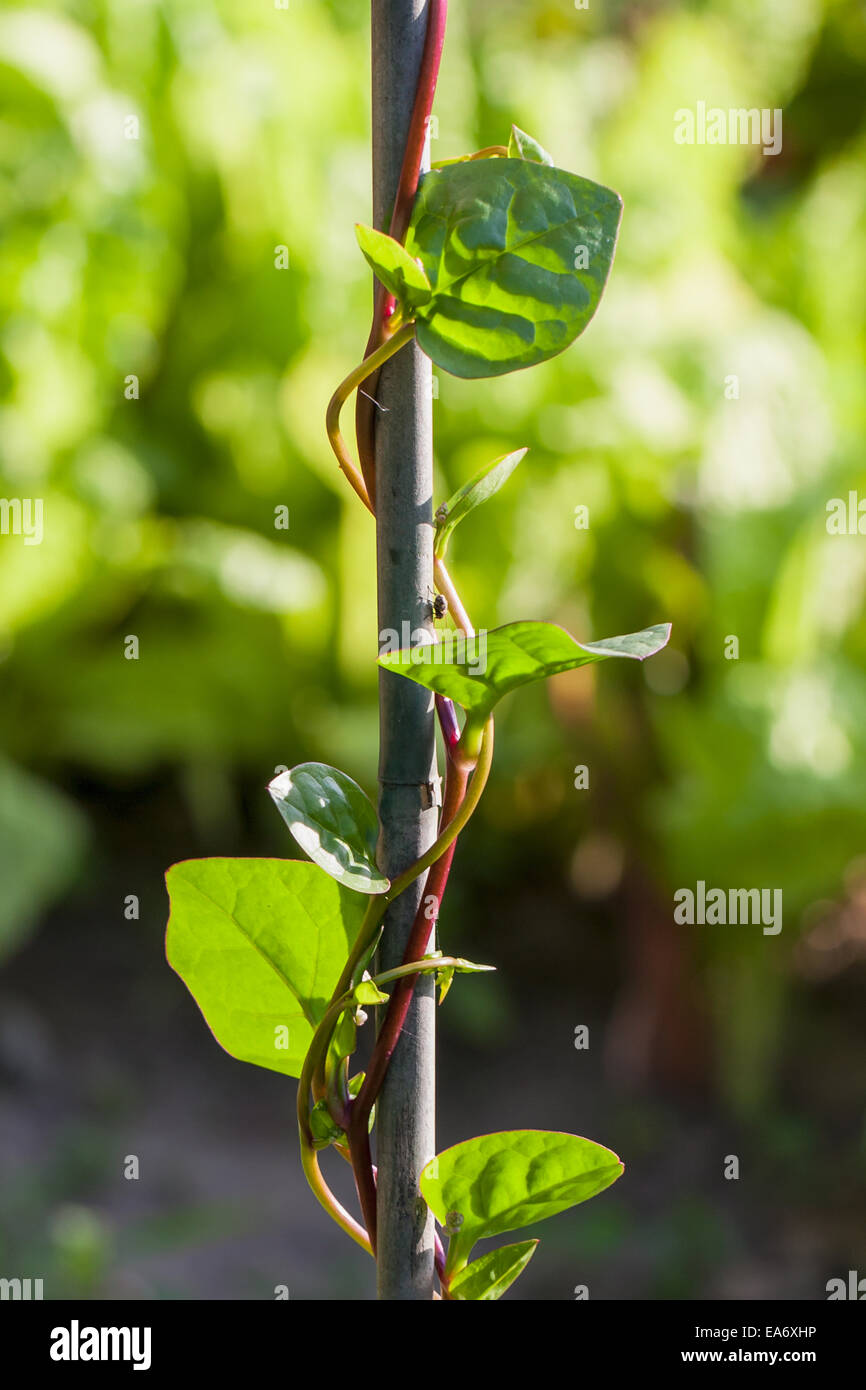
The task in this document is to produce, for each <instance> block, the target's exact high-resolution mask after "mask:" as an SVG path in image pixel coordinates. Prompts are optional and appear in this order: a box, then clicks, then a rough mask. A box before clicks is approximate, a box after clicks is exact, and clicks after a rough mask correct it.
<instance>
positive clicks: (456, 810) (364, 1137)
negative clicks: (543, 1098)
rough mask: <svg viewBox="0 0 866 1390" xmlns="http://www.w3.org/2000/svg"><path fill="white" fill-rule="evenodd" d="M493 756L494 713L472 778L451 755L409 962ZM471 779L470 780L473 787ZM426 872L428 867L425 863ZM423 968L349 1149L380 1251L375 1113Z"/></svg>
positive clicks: (398, 991) (389, 1033) (361, 1106)
mask: <svg viewBox="0 0 866 1390" xmlns="http://www.w3.org/2000/svg"><path fill="white" fill-rule="evenodd" d="M492 760H493V720H492V718H491V719H490V720H488V725H487V728H486V730H485V738H484V741H483V743H482V747H481V753H480V755H479V758H478V762H477V764H476V767H475V771H474V772H473V773H472V780H471V782H469V775H470V774H469V769H468V768H466V767H465V766H463V765H462V764H458V763H457V762H456V761H454V760H453V759H452V758H451V756H450V754H449V759H448V767H447V775H446V780H445V795H444V797H443V806H442V820H441V824H442V829H441V830H440V832H439V836H438V838H437V839H436V841H435V843H434V845H433V846H432V850H436V849H437V847H438V853H436V854H435V857H434V858H432V859H431V860H430V865H431V867H430V873H429V875H428V878H427V882H426V884H425V886H424V894H423V896H422V899H421V902H420V903H419V905H418V910H417V912H416V914H415V920H414V922H413V924H412V930H411V932H410V934H409V939H408V941H407V943H406V951H405V954H404V962H406V963H409V962H413V961H417V960H419V959H420V957H422V956H423V955H424V954H425V952H426V950H427V946H428V943H429V940H430V936H431V934H432V932H433V929H434V927H435V925H436V918H437V917H438V915H439V909H440V906H441V902H442V897H443V894H444V892H445V887H446V884H447V882H448V874H449V871H450V869H451V861H452V859H453V857H454V849H455V845H456V841H457V836H458V835H459V834H460V831H461V830H462V829H463V827H464V826H465V825H466V822H467V821H468V820H469V817H470V816H471V815H472V812H473V811H474V810H475V808H476V806H477V805H478V802H479V801H480V799H481V794H482V792H483V791H484V787H485V785H486V782H487V777H488V774H489V772H490V765H491V762H492ZM467 783H469V785H468V790H467ZM426 857H427V856H422V858H421V859H420V860H418V863H419V864H421V865H423V864H424V859H425V858H426ZM421 872H423V868H422V870H421ZM397 882H399V880H395V884H394V885H393V887H396V885H397ZM392 891H393V889H392ZM419 973H420V972H417V971H416V972H415V973H413V974H410V975H405V976H403V977H402V978H401V979H400V980H399V981H398V983H397V985H396V987H395V989H394V992H393V994H392V995H391V998H390V1000H389V1002H388V1007H387V1010H386V1013H385V1018H384V1021H383V1023H382V1026H381V1028H380V1029H379V1033H378V1035H377V1038H376V1045H375V1047H374V1049H373V1055H372V1057H371V1059H370V1062H369V1064H368V1067H367V1073H366V1076H365V1077H364V1082H363V1085H362V1086H361V1090H360V1091H359V1093H358V1095H357V1096H356V1098H355V1100H354V1101H353V1102H352V1105H351V1110H350V1115H351V1118H350V1121H349V1152H350V1153H351V1155H352V1168H353V1170H354V1173H355V1185H356V1187H357V1189H358V1199H359V1201H360V1203H361V1211H362V1213H363V1216H364V1220H365V1222H366V1223H367V1230H368V1231H369V1233H370V1240H371V1243H372V1245H373V1249H374V1250H375V1248H376V1225H377V1212H376V1183H375V1179H374V1177H373V1163H372V1155H371V1152H370V1128H369V1119H370V1112H371V1110H372V1108H373V1106H374V1104H375V1103H376V1098H377V1096H378V1094H379V1091H380V1090H381V1088H382V1083H383V1081H384V1080H385V1074H386V1072H387V1070H388V1066H389V1064H390V1061H391V1058H392V1056H393V1055H394V1050H395V1048H396V1046H397V1043H398V1042H399V1039H400V1034H401V1032H402V1031H403V1026H404V1024H405V1022H406V1015H407V1013H408V1012H409V1005H410V1003H411V1002H412V995H413V993H414V990H415V985H416V984H417V982H418V975H419Z"/></svg>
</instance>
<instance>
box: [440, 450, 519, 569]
mask: <svg viewBox="0 0 866 1390" xmlns="http://www.w3.org/2000/svg"><path fill="white" fill-rule="evenodd" d="M525 453H526V450H525V449H515V450H514V452H513V453H511V454H506V455H505V457H504V458H501V459H495V460H494V462H493V463H488V464H487V466H486V468H482V469H481V470H480V472H478V473H476V474H475V476H474V478H470V479H469V482H468V483H464V484H463V486H462V487H461V488H458V489H457V491H456V492H455V493H454V496H453V497H449V499H448V501H447V502H443V504H442V506H441V507H440V508H439V509H438V511H437V512H436V533H435V536H434V538H433V549H434V551H435V554H436V558H437V559H438V560H441V559H442V557H443V556H444V554H445V551H446V550H447V549H448V542H449V540H450V539H451V533H452V531H453V530H454V528H455V526H457V525H458V523H459V522H461V521H462V520H463V518H464V517H465V516H468V515H469V513H470V512H471V511H474V510H475V508H476V507H479V506H480V505H481V503H482V502H486V501H487V499H488V498H489V497H492V496H493V494H494V493H495V492H498V491H499V489H500V488H501V487H502V485H503V483H506V482H507V481H508V479H509V478H510V477H511V475H512V473H513V472H514V470H515V468H516V467H517V465H518V464H519V462H520V460H521V459H522V458H523V456H524V455H525Z"/></svg>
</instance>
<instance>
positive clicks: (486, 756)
mask: <svg viewBox="0 0 866 1390" xmlns="http://www.w3.org/2000/svg"><path fill="white" fill-rule="evenodd" d="M492 761H493V719H492V718H490V719H488V721H487V724H486V726H485V733H484V738H483V739H482V741H481V750H480V752H479V755H478V762H477V764H476V766H475V770H474V772H473V774H472V781H471V782H470V784H469V790H468V792H467V794H466V797H465V800H464V801H463V804H462V805H461V807H460V809H459V811H457V813H456V815H455V816H454V817H453V819H452V820H450V821H448V823H447V824H443V826H442V829H441V830H440V831H439V834H438V835H437V837H436V839H435V840H434V841H433V843H432V845H431V846H430V848H429V849H428V850H426V851H425V853H424V854H422V855H421V857H420V859H416V860H415V863H414V864H412V865H410V867H409V868H408V869H406V870H405V872H404V873H402V874H399V875H398V877H397V878H395V879H394V880H393V882H392V884H391V887H390V888H389V890H388V892H387V893H386V894H384V896H385V897H386V898H387V899H388V901H389V902H391V901H393V899H394V898H396V897H398V896H399V895H400V893H402V892H404V891H405V889H407V888H408V887H409V884H410V883H414V881H415V879H416V878H417V877H418V875H419V874H423V872H424V870H425V869H429V868H430V866H431V864H435V863H436V860H437V859H439V858H440V857H441V856H442V855H443V854H444V853H445V851H446V849H448V847H449V846H450V845H452V844H453V843H454V841H455V840H456V839H457V836H458V835H459V834H460V832H461V830H463V828H464V826H465V825H466V822H467V821H468V820H469V817H470V816H471V815H472V813H473V811H474V810H475V808H476V806H477V805H478V803H479V801H480V800H481V793H482V792H483V791H484V788H485V786H486V784H487V778H488V776H489V773H490V764H491V762H492ZM443 810H444V807H443ZM443 821H444V817H443Z"/></svg>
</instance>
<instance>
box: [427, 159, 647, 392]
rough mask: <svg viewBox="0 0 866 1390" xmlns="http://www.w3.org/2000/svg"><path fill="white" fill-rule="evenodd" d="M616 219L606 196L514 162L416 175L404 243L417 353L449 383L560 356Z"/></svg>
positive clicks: (578, 324)
mask: <svg viewBox="0 0 866 1390" xmlns="http://www.w3.org/2000/svg"><path fill="white" fill-rule="evenodd" d="M621 211H622V204H621V201H620V198H619V196H618V195H617V194H616V193H613V192H612V191H611V190H610V189H609V188H603V187H602V186H601V185H600V184H597V183H591V182H590V181H589V180H588V179H582V178H579V177H578V176H577V175H576V174H568V173H565V172H564V171H563V170H562V169H552V168H550V167H549V166H548V165H546V164H535V163H532V162H531V161H529V160H526V159H478V160H471V161H470V162H468V163H461V164H454V165H451V166H450V167H448V168H447V169H439V170H437V171H435V172H431V173H429V174H425V175H424V177H423V179H422V180H421V185H420V188H419V190H418V195H417V197H416V199H415V205H414V207H413V210H412V221H411V224H410V227H409V232H408V236H407V238H406V250H407V252H408V254H409V255H410V256H412V257H416V256H417V257H420V259H421V263H422V265H423V266H424V269H425V271H426V273H427V278H428V280H429V281H430V284H431V286H432V288H433V296H432V298H431V299H430V300H428V301H427V302H426V303H424V304H420V305H419V306H418V309H417V316H416V317H417V323H416V329H415V331H416V336H417V339H418V342H419V344H420V345H421V347H422V348H423V350H424V351H425V352H426V353H427V355H428V356H429V357H431V358H432V359H433V361H434V362H435V363H436V365H437V366H439V367H442V368H443V369H444V370H445V371H448V372H451V373H453V375H454V376H459V377H486V376H500V375H502V374H503V373H504V372H513V371H516V370H517V369H518V368H521V367H530V366H532V365H533V363H535V362H544V361H545V360H546V359H547V358H549V357H554V356H555V355H556V354H557V353H559V352H562V351H563V349H564V348H566V347H568V345H569V343H571V342H573V341H574V339H575V338H576V337H577V336H578V334H579V333H581V332H582V331H583V329H584V328H585V327H586V325H587V324H588V323H589V321H590V319H591V318H592V316H593V314H594V313H595V310H596V308H597V307H598V302H599V300H600V298H601V294H602V291H603V289H604V286H605V282H606V281H607V277H608V273H609V271H610V267H611V262H612V260H613V253H614V247H615V245H616V236H617V231H618V228H619V220H620V214H621Z"/></svg>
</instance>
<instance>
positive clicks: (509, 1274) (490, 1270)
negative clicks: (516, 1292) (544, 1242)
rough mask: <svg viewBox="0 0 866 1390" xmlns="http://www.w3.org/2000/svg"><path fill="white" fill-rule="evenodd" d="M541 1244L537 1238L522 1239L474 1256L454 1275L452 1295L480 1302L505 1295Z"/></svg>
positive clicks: (451, 1288) (450, 1289)
mask: <svg viewBox="0 0 866 1390" xmlns="http://www.w3.org/2000/svg"><path fill="white" fill-rule="evenodd" d="M537 1248H538V1241H537V1240H522V1241H521V1242H520V1243H519V1244H518V1245H500V1247H499V1249H498V1250H491V1251H490V1252H489V1254H487V1255H482V1256H481V1258H480V1259H478V1260H473V1261H472V1263H471V1264H470V1265H467V1266H466V1268H465V1269H461V1271H460V1273H459V1274H456V1275H455V1276H454V1278H453V1279H452V1281H451V1284H450V1286H449V1294H450V1296H451V1298H453V1299H458V1300H468V1299H470V1298H471V1299H474V1300H475V1301H476V1302H478V1303H492V1302H493V1301H494V1300H495V1299H497V1298H501V1297H502V1295H503V1294H504V1293H505V1290H506V1289H509V1288H510V1287H511V1285H512V1284H513V1283H514V1281H515V1279H516V1278H517V1277H518V1275H520V1274H522V1273H523V1271H524V1270H525V1268H526V1266H527V1265H528V1264H529V1261H530V1260H531V1259H532V1257H533V1255H534V1254H535V1252H536V1250H537Z"/></svg>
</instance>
